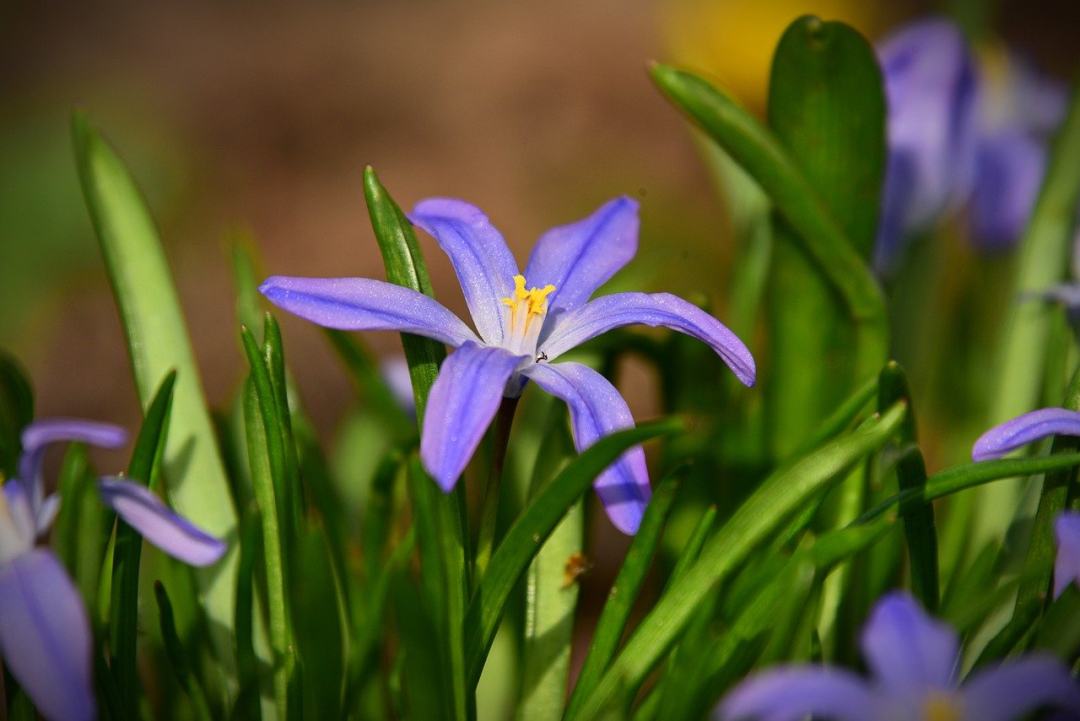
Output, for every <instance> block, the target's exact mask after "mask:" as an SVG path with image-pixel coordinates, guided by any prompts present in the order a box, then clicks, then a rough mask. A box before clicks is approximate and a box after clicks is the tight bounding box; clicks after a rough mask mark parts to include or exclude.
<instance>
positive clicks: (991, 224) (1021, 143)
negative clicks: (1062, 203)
mask: <svg viewBox="0 0 1080 721" xmlns="http://www.w3.org/2000/svg"><path fill="white" fill-rule="evenodd" d="M1045 167H1046V148H1045V147H1044V146H1043V143H1042V142H1038V141H1036V140H1035V138H1033V137H1030V136H1029V135H1027V134H1025V133H1023V132H1015V131H1013V132H1004V133H999V134H997V135H995V136H992V137H988V138H984V139H983V140H982V141H981V142H980V143H979V149H978V154H977V156H976V172H975V187H974V192H973V193H972V196H971V222H972V230H973V233H974V238H973V239H974V240H975V242H976V243H978V244H979V245H980V246H982V247H983V248H985V249H987V250H993V249H1000V248H1008V247H1011V246H1012V245H1014V244H1015V243H1016V241H1017V240H1018V239H1019V237H1020V233H1021V232H1023V230H1024V225H1025V224H1026V223H1027V220H1028V216H1029V215H1031V210H1032V208H1034V207H1035V198H1036V196H1038V194H1039V185H1040V184H1041V183H1042V177H1043V171H1044V170H1045Z"/></svg>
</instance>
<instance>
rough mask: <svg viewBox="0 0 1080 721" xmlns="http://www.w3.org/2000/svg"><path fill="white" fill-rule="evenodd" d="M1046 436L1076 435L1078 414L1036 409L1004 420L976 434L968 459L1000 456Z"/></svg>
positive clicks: (1057, 409) (1078, 433)
mask: <svg viewBox="0 0 1080 721" xmlns="http://www.w3.org/2000/svg"><path fill="white" fill-rule="evenodd" d="M1050 436H1080V413H1078V412H1076V411H1070V410H1067V409H1065V408H1040V409H1039V410H1037V411H1031V412H1030V413H1025V414H1023V415H1022V416H1017V417H1016V418H1013V419H1012V420H1009V421H1005V422H1004V423H1001V424H998V425H996V426H994V427H993V428H991V429H990V430H988V431H987V432H986V433H983V434H982V435H981V436H979V439H978V440H977V441H975V445H974V446H972V448H971V459H972V460H974V461H985V460H989V459H991V458H1000V457H1001V456H1003V455H1005V454H1006V453H1009V452H1011V451H1014V450H1016V449H1017V448H1020V447H1021V446H1026V445H1027V444H1029V443H1034V442H1035V441H1038V440H1042V439H1043V438H1048V437H1050Z"/></svg>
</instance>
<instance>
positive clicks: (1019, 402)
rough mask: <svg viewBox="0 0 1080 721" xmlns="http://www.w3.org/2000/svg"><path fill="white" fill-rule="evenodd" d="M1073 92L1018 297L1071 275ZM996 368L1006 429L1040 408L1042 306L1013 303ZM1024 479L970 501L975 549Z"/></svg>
mask: <svg viewBox="0 0 1080 721" xmlns="http://www.w3.org/2000/svg"><path fill="white" fill-rule="evenodd" d="M1077 88H1078V86H1077V85H1076V84H1074V86H1073V92H1072V100H1071V102H1070V105H1069V110H1068V114H1067V115H1066V117H1065V120H1064V122H1063V123H1062V125H1061V129H1060V130H1059V131H1058V134H1057V137H1056V139H1055V140H1054V144H1053V148H1052V150H1051V153H1050V161H1049V164H1048V166H1047V169H1046V175H1045V176H1044V177H1043V183H1042V189H1041V190H1040V191H1039V198H1038V200H1037V201H1036V203H1035V208H1034V210H1033V211H1032V214H1031V217H1030V219H1029V220H1028V225H1027V228H1026V230H1025V231H1024V235H1023V236H1022V237H1021V239H1020V245H1019V249H1020V259H1019V266H1018V268H1017V271H1016V277H1015V280H1014V292H1013V293H1011V294H1010V295H1009V296H1008V297H1010V298H1016V297H1019V296H1020V294H1023V293H1030V292H1038V291H1042V290H1045V289H1046V288H1048V287H1050V286H1052V285H1054V284H1056V283H1060V282H1062V281H1063V280H1064V279H1065V277H1066V274H1067V272H1068V269H1069V253H1070V252H1071V249H1072V239H1073V228H1074V223H1075V219H1076V207H1077V205H1080V163H1077V162H1076V159H1077V158H1078V157H1080V92H1078V91H1077ZM1005 312H1006V315H1005V322H1004V331H1003V333H1002V336H1001V345H1000V347H999V355H998V358H997V365H996V370H997V373H996V378H997V382H996V383H995V384H993V385H992V386H991V387H992V388H993V391H992V395H991V408H990V414H989V416H988V418H987V425H988V426H989V425H994V424H997V423H1003V422H1004V421H1007V420H1009V419H1010V418H1014V417H1016V416H1018V415H1020V414H1021V413H1026V412H1027V411H1029V410H1031V409H1032V408H1035V407H1037V406H1039V405H1040V403H1039V399H1040V391H1041V385H1042V379H1043V370H1044V368H1045V364H1046V350H1047V346H1048V339H1049V331H1050V317H1051V316H1050V314H1049V313H1048V311H1047V308H1046V306H1045V305H1044V304H1041V303H1032V302H1025V303H1009V304H1008V305H1007V306H1006V311H1005ZM1020 483H1021V481H1020V479H1016V480H1014V481H1010V482H1009V483H999V484H995V485H994V486H990V487H987V488H986V489H983V490H981V491H979V492H978V493H975V494H972V496H971V500H970V501H968V502H969V503H971V504H973V505H974V506H975V527H974V539H973V540H974V542H975V543H976V545H978V544H981V543H982V542H985V541H986V540H987V539H996V540H998V541H1001V540H1002V539H1003V538H1004V534H1005V530H1006V529H1007V528H1008V526H1009V524H1010V522H1011V521H1012V519H1013V515H1014V514H1015V510H1016V508H1017V501H1018V498H1019V493H1020Z"/></svg>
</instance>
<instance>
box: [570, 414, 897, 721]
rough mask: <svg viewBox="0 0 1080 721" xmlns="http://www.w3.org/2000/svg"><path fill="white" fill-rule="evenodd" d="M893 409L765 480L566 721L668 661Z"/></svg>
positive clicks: (889, 430)
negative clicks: (730, 581) (697, 615)
mask: <svg viewBox="0 0 1080 721" xmlns="http://www.w3.org/2000/svg"><path fill="white" fill-rule="evenodd" d="M905 412H906V407H905V406H904V405H903V404H897V405H896V406H893V407H892V408H890V409H889V411H888V412H886V413H885V414H883V415H880V416H876V417H875V418H873V419H871V420H869V421H867V422H866V423H865V424H863V426H862V427H860V428H859V429H857V430H855V431H853V432H852V433H850V434H848V435H846V436H844V437H842V438H839V439H837V440H836V441H833V442H832V443H829V444H828V445H826V446H825V447H823V448H821V449H820V450H818V451H816V452H815V453H813V454H811V455H809V456H807V457H806V458H804V459H802V460H801V461H799V462H797V463H795V464H794V465H792V466H791V467H789V468H787V469H784V470H781V471H779V472H777V473H776V474H774V475H772V476H770V477H769V478H768V479H766V480H765V481H764V482H763V483H762V485H761V486H760V487H759V488H758V489H757V490H756V491H755V492H754V493H753V494H752V495H751V496H750V498H748V499H747V500H746V501H745V502H744V503H743V504H742V505H741V506H740V507H739V509H738V510H737V511H736V512H735V513H734V514H733V515H732V517H731V518H730V519H729V520H728V521H727V523H725V524H724V525H723V526H721V528H720V529H719V530H718V531H717V533H716V534H715V535H713V537H712V538H711V539H710V540H709V542H708V543H707V544H706V546H705V548H704V550H703V551H702V553H701V557H700V558H699V559H698V561H697V563H695V564H694V565H693V566H692V567H691V568H690V569H689V570H688V571H687V573H686V575H685V576H683V577H682V578H681V579H680V580H679V581H678V582H677V583H675V584H674V585H673V586H672V587H671V588H670V589H668V590H667V591H666V592H665V593H664V595H663V596H662V597H661V598H660V600H659V601H658V602H657V604H656V605H655V606H654V607H653V609H652V611H651V612H650V613H649V615H648V616H646V617H645V619H644V620H643V621H642V622H641V625H639V626H638V628H637V631H636V632H635V633H634V635H633V636H631V638H630V640H629V641H628V642H627V644H626V646H625V647H624V648H623V650H622V652H621V653H620V654H619V655H618V656H617V657H616V659H615V661H614V663H613V664H612V665H611V666H610V668H609V669H608V670H607V672H606V673H605V674H604V676H603V678H602V679H601V680H600V683H599V684H598V685H597V687H596V689H595V690H594V691H593V693H592V694H591V695H590V696H589V698H588V699H587V700H586V702H585V704H584V705H583V706H582V709H581V711H579V712H578V713H577V714H574V715H572V716H571V717H570V719H571V720H572V719H591V718H594V717H595V716H596V715H598V714H599V713H601V712H602V711H603V710H604V709H605V708H607V707H608V706H609V704H610V703H612V702H613V701H614V700H615V697H616V695H617V694H618V693H619V691H620V688H625V689H628V690H635V689H637V688H638V686H639V685H640V684H641V682H642V681H643V680H644V678H645V676H646V675H647V674H648V672H649V671H650V670H651V669H652V668H653V666H654V665H655V664H656V663H657V661H659V660H660V659H661V658H663V656H664V655H665V654H666V653H667V651H668V649H670V648H671V646H672V645H673V644H674V643H675V642H676V640H677V639H678V637H679V635H680V634H681V632H682V631H683V629H684V628H685V627H686V624H687V623H688V622H689V621H690V619H691V617H692V615H693V613H694V610H695V609H696V608H697V607H698V606H699V604H700V603H702V601H703V600H704V599H705V598H706V597H708V596H709V594H710V593H712V592H713V590H714V589H715V588H716V587H717V586H718V585H719V584H720V583H721V582H723V581H724V580H725V579H727V578H728V576H729V575H730V574H731V573H732V572H733V571H734V570H735V569H736V568H737V567H738V566H739V564H741V563H742V562H743V561H745V560H746V559H747V558H748V557H749V555H750V553H751V552H752V551H753V550H754V549H755V548H756V547H757V546H758V545H760V544H761V543H763V542H764V541H766V540H767V539H768V537H769V536H770V534H772V533H775V532H776V530H777V529H778V528H780V527H781V526H782V524H783V523H784V521H785V520H786V519H787V518H789V517H790V516H791V515H792V514H793V513H794V512H795V511H796V510H797V509H798V508H799V507H800V506H801V505H802V504H804V503H806V502H807V500H808V499H810V498H813V497H814V496H815V495H816V494H817V493H821V492H823V491H825V490H826V489H828V488H829V487H830V486H831V485H832V483H833V482H835V481H836V480H837V478H838V477H840V476H841V475H842V474H843V473H845V472H846V471H847V470H849V469H850V468H851V467H852V466H854V465H855V464H856V463H858V462H859V461H860V460H862V459H863V458H864V457H865V456H866V455H868V454H869V453H872V452H873V451H874V450H876V449H878V448H880V447H881V445H882V444H884V443H885V441H886V440H888V438H889V437H890V436H891V435H892V434H893V433H895V432H896V430H897V429H898V428H899V426H900V424H901V423H902V422H903V418H904V414H905Z"/></svg>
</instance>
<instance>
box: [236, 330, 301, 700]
mask: <svg viewBox="0 0 1080 721" xmlns="http://www.w3.org/2000/svg"><path fill="white" fill-rule="evenodd" d="M244 348H245V350H246V351H247V352H248V360H249V362H250V363H251V366H252V372H251V380H249V382H248V384H247V387H246V393H245V403H244V425H245V428H246V431H247V440H248V455H249V459H250V463H251V480H252V484H253V486H254V488H253V490H254V494H255V501H256V503H258V506H259V514H258V515H259V518H260V519H261V520H262V545H263V559H264V562H265V573H266V590H267V600H268V603H267V611H268V615H269V631H270V648H271V651H272V652H273V657H274V658H273V664H274V672H273V687H274V702H275V705H276V706H277V713H278V718H282V719H285V718H289V715H288V714H289V711H290V703H296V699H290V696H291V691H292V687H293V683H294V674H295V673H296V666H297V658H296V647H295V644H294V643H293V637H292V621H291V616H290V609H289V593H288V588H289V587H288V585H287V581H286V567H285V554H284V549H283V543H282V535H283V533H284V531H283V530H282V529H281V526H280V523H279V517H278V501H277V495H276V491H275V487H274V478H275V473H274V465H273V463H272V461H271V458H272V457H273V455H274V452H275V451H272V450H271V447H272V441H271V440H270V439H271V438H273V437H274V436H276V435H277V434H276V433H273V432H267V428H266V425H265V421H264V418H265V417H267V414H268V409H269V408H270V407H271V406H272V405H273V398H272V390H271V389H269V388H268V387H267V386H268V384H269V378H268V376H269V373H268V372H267V370H266V366H265V365H263V363H262V358H261V356H260V355H259V349H258V346H256V345H255V339H254V338H253V337H252V336H251V333H250V331H248V330H247V329H246V328H245V329H244ZM260 369H261V370H260ZM257 378H261V381H260V382H258V383H256V382H255V379H257ZM276 452H277V453H278V454H279V455H280V454H281V449H280V448H278V449H277V450H276ZM281 462H282V461H280V460H279V461H278V463H281Z"/></svg>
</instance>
